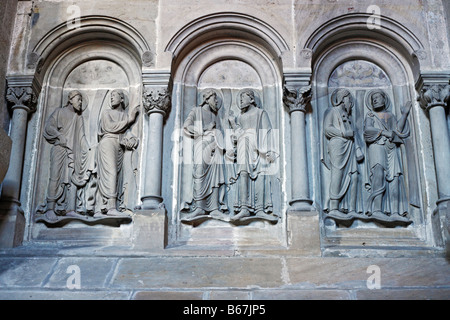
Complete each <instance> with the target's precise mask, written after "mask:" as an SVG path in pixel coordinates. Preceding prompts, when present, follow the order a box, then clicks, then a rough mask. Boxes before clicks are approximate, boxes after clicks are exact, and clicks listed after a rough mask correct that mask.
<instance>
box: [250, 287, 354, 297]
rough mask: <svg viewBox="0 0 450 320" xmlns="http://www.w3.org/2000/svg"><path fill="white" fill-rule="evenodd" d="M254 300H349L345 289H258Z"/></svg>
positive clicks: (348, 294)
mask: <svg viewBox="0 0 450 320" xmlns="http://www.w3.org/2000/svg"><path fill="white" fill-rule="evenodd" d="M252 298H253V300H349V299H351V294H350V293H349V292H348V291H345V290H307V289H305V290H266V291H262V290H261V291H256V292H254V293H253V295H252Z"/></svg>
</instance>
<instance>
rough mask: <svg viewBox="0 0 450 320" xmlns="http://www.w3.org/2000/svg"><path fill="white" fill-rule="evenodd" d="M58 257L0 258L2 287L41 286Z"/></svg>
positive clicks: (0, 282) (0, 286)
mask: <svg viewBox="0 0 450 320" xmlns="http://www.w3.org/2000/svg"><path fill="white" fill-rule="evenodd" d="M56 261H57V259H56V258H42V257H41V258H22V257H18V258H11V257H10V258H6V257H1V258H0V288H6V287H8V288H17V287H39V286H41V284H42V283H43V282H44V281H45V279H46V278H47V275H48V274H49V273H50V272H51V270H52V268H53V266H54V264H55V263H56Z"/></svg>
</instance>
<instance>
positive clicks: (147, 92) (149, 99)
mask: <svg viewBox="0 0 450 320" xmlns="http://www.w3.org/2000/svg"><path fill="white" fill-rule="evenodd" d="M143 105H144V109H145V111H146V112H147V114H148V115H150V114H151V113H153V112H158V113H162V114H163V115H166V114H167V113H169V111H170V107H171V100H170V91H169V90H168V88H167V87H159V88H151V87H147V88H144V92H143Z"/></svg>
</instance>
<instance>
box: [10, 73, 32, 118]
mask: <svg viewBox="0 0 450 320" xmlns="http://www.w3.org/2000/svg"><path fill="white" fill-rule="evenodd" d="M33 79H34V77H33V76H7V83H8V89H7V91H6V100H7V101H8V102H9V103H10V108H11V110H14V109H18V108H21V109H24V110H26V111H27V112H28V113H33V112H35V111H36V105H37V98H38V92H39V91H38V87H37V86H36V84H35V82H34V81H33Z"/></svg>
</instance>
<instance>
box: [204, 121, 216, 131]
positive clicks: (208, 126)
mask: <svg viewBox="0 0 450 320" xmlns="http://www.w3.org/2000/svg"><path fill="white" fill-rule="evenodd" d="M215 127H216V122H215V121H213V122H210V123H208V124H207V125H206V126H205V128H204V131H209V130H212V129H214V128H215Z"/></svg>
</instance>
